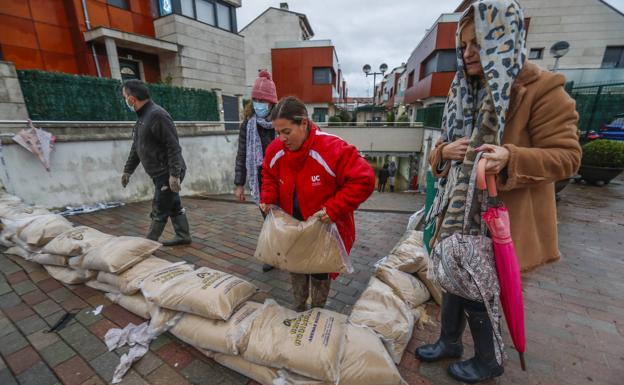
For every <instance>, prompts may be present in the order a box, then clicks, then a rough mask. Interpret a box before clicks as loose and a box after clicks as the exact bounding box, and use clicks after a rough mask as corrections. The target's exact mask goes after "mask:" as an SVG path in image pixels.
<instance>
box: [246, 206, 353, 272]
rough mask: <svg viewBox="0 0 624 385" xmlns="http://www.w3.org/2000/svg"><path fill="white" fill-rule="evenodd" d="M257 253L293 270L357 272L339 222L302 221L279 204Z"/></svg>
mask: <svg viewBox="0 0 624 385" xmlns="http://www.w3.org/2000/svg"><path fill="white" fill-rule="evenodd" d="M254 257H255V258H257V259H259V260H260V261H262V262H263V263H267V264H269V265H271V266H275V267H277V268H278V269H281V270H285V271H289V272H292V273H301V274H314V273H333V272H336V273H350V272H353V267H352V266H351V263H350V261H349V256H348V254H347V252H346V250H345V247H344V244H343V242H342V238H341V237H340V234H339V233H338V228H337V227H336V224H333V223H332V224H326V223H323V222H321V220H320V218H318V217H310V218H308V220H307V221H305V222H301V221H298V220H297V219H295V218H293V217H292V216H290V215H288V214H287V213H286V212H284V211H283V210H281V209H279V208H276V209H271V211H270V212H269V215H267V217H266V219H265V221H264V225H263V226H262V231H261V232H260V235H259V237H258V246H257V248H256V252H255V253H254Z"/></svg>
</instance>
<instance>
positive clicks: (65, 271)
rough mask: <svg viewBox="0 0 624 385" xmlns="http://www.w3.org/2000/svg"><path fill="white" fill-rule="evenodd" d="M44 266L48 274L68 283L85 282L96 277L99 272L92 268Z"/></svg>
mask: <svg viewBox="0 0 624 385" xmlns="http://www.w3.org/2000/svg"><path fill="white" fill-rule="evenodd" d="M43 267H44V268H45V269H46V270H47V272H48V274H50V275H51V276H52V278H54V279H56V280H57V281H61V282H63V283H66V284H68V285H74V284H77V283H85V282H87V281H89V280H91V279H93V278H95V276H96V274H97V272H95V271H91V270H84V269H72V268H69V267H62V266H52V265H44V266H43Z"/></svg>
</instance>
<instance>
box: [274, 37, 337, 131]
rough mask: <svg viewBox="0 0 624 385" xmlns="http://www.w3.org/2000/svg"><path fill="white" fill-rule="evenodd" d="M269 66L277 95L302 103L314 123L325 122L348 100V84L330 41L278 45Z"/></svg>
mask: <svg viewBox="0 0 624 385" xmlns="http://www.w3.org/2000/svg"><path fill="white" fill-rule="evenodd" d="M271 63H272V67H273V80H274V81H275V86H276V88H277V95H278V96H279V97H280V98H282V97H284V96H296V97H297V98H299V99H301V100H302V101H303V102H304V103H305V104H306V105H307V106H308V110H309V111H308V112H309V113H310V114H311V115H312V119H313V120H315V121H318V122H326V121H327V119H328V117H329V116H333V115H334V114H335V105H341V103H342V102H343V101H344V100H345V98H346V97H347V83H346V81H345V80H344V79H343V77H342V70H341V69H340V63H339V62H338V56H337V55H336V50H335V49H334V46H333V45H331V41H329V40H306V41H298V42H283V43H277V47H276V48H273V49H272V50H271ZM334 103H336V104H334Z"/></svg>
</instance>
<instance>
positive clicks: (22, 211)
mask: <svg viewBox="0 0 624 385" xmlns="http://www.w3.org/2000/svg"><path fill="white" fill-rule="evenodd" d="M47 214H51V212H50V210H48V209H46V208H45V207H41V206H29V205H26V204H25V203H18V204H15V205H7V206H4V207H2V208H0V218H2V222H3V223H4V221H5V220H19V219H25V218H32V217H38V216H40V215H47Z"/></svg>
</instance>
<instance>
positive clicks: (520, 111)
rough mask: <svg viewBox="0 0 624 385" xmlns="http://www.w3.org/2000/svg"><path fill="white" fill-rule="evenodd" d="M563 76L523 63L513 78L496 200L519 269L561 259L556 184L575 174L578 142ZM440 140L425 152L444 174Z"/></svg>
mask: <svg viewBox="0 0 624 385" xmlns="http://www.w3.org/2000/svg"><path fill="white" fill-rule="evenodd" d="M564 82H565V79H564V77H563V76H562V75H559V74H555V73H552V72H548V71H544V70H541V69H540V68H539V67H538V66H537V65H535V64H533V63H530V62H527V64H526V65H525V67H524V69H523V70H522V72H521V73H520V75H519V76H518V78H517V79H516V81H515V82H514V84H513V86H512V92H511V102H510V107H509V114H508V118H507V124H506V127H505V132H504V133H503V145H504V146H505V147H506V148H507V149H508V150H509V151H510V154H511V155H510V158H509V163H508V164H507V169H506V171H507V173H506V174H507V175H506V177H505V176H502V175H499V177H498V190H499V191H500V194H499V195H500V198H501V199H502V200H503V202H504V203H505V205H507V207H508V209H509V215H510V218H511V234H512V237H513V240H514V244H515V247H516V252H517V254H518V259H519V261H520V267H521V269H522V270H523V271H527V270H531V269H534V268H536V267H538V266H540V265H543V264H545V263H548V262H552V261H556V260H558V259H559V258H560V253H559V247H558V243H557V206H556V203H555V189H554V182H556V181H558V180H561V179H565V178H567V177H570V176H572V175H574V174H575V173H576V171H577V169H578V167H579V165H580V160H581V146H580V145H579V141H578V135H577V132H576V125H577V122H578V114H577V113H576V109H575V102H574V100H573V99H572V98H570V96H569V95H568V94H567V92H566V91H565V90H564V88H563V85H564ZM445 145H446V143H439V144H438V145H437V146H436V147H435V149H434V150H433V151H432V152H431V154H430V156H429V163H430V164H431V165H432V169H433V174H434V176H436V177H443V176H445V175H446V173H448V168H449V167H450V165H447V167H446V169H444V170H443V171H442V172H437V171H436V168H437V165H438V164H441V163H440V161H441V156H442V149H443V148H444V146H445Z"/></svg>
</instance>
